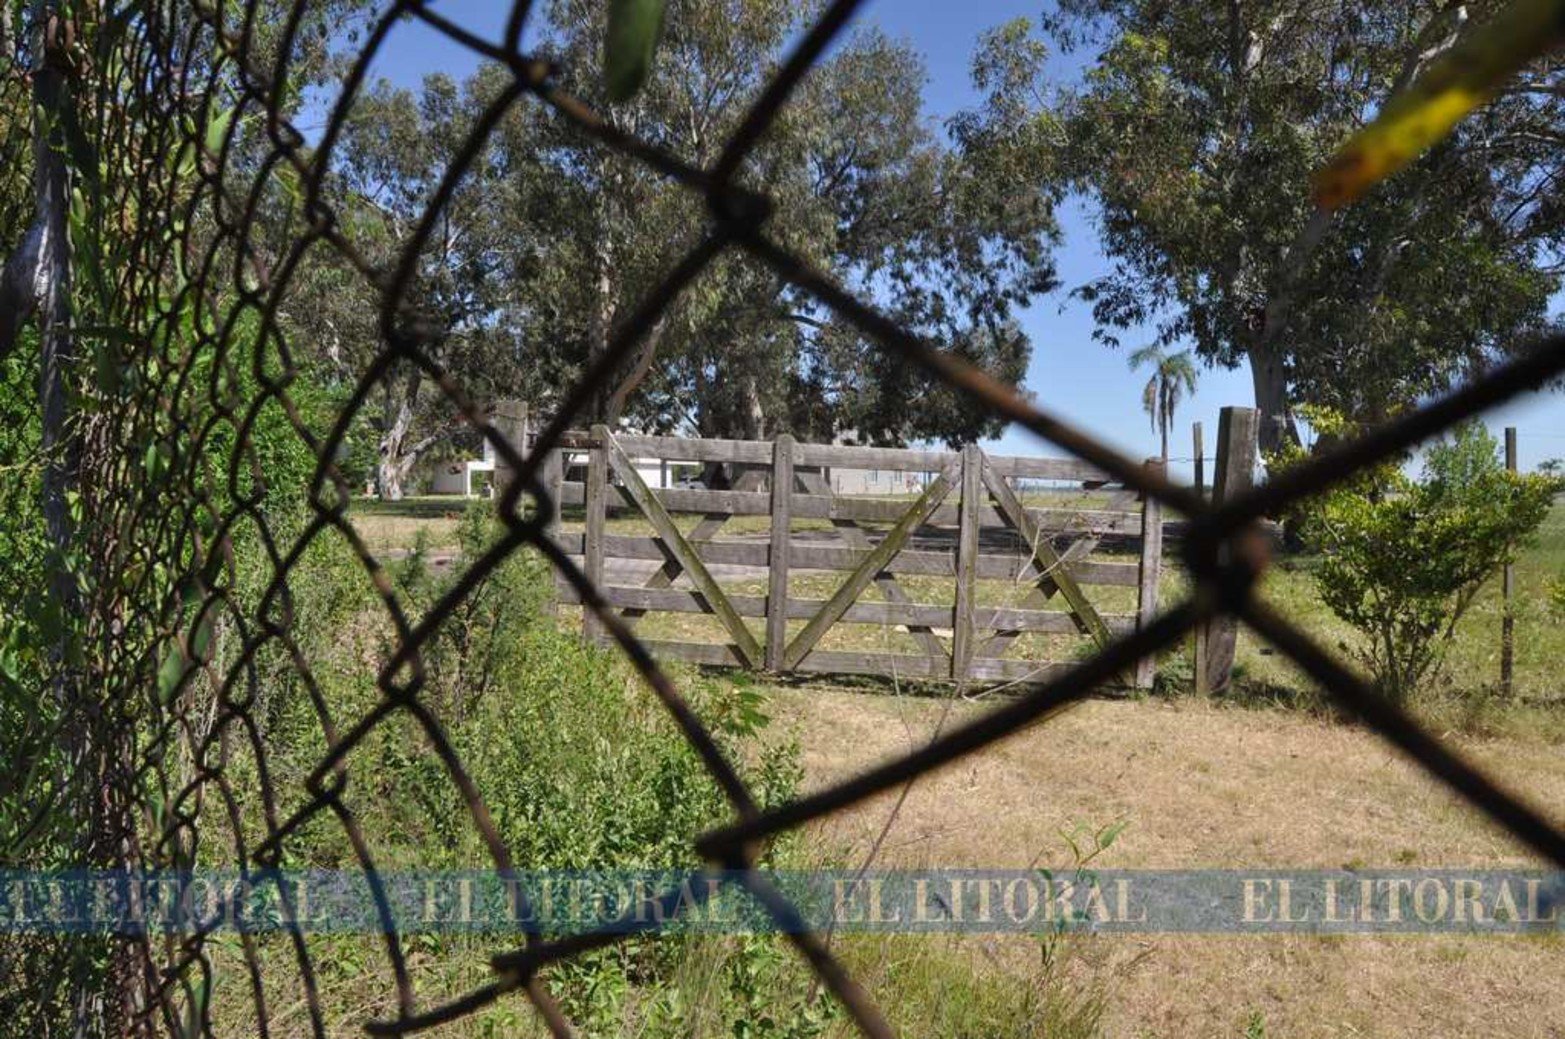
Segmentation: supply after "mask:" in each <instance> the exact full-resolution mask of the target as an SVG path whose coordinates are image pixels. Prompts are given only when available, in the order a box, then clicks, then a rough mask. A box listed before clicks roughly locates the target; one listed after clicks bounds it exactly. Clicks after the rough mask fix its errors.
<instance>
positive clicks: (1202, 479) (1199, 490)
mask: <svg viewBox="0 0 1565 1039" xmlns="http://www.w3.org/2000/svg"><path fill="white" fill-rule="evenodd" d="M1190 438H1191V444H1190V446H1191V447H1192V448H1194V451H1195V493H1196V497H1198V498H1204V497H1206V444H1205V442H1204V441H1203V440H1202V437H1201V423H1199V422H1197V423H1195V424H1194V425H1193V426H1191V427H1190Z"/></svg>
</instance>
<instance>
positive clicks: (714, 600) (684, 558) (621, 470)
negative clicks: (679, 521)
mask: <svg viewBox="0 0 1565 1039" xmlns="http://www.w3.org/2000/svg"><path fill="white" fill-rule="evenodd" d="M593 431H594V432H595V433H599V432H601V435H602V437H603V440H604V447H605V448H606V451H607V455H608V462H609V464H610V465H611V466H612V467H613V469H614V471H615V472H616V473H618V474H619V478H620V480H621V481H622V485H623V488H624V490H625V491H626V493H628V494H629V495H630V496H631V497H632V498H633V499H634V500H635V501H636V503H637V504H638V505H640V506H641V510H642V512H643V514H644V515H645V516H646V517H647V519H648V520H649V521H650V522H651V523H652V529H653V530H655V531H657V533H658V536H659V537H660V538H661V540H662V543H663V545H664V546H665V547H666V548H667V549H668V551H669V552H671V553H672V554H673V556H674V558H675V559H677V560H678V561H679V565H680V566H681V567H683V568H684V570H685V573H686V574H688V575H689V577H690V581H691V583H692V584H694V585H695V586H696V588H697V589H699V590H700V592H701V594H702V595H704V596H706V599H707V601H708V602H709V603H710V604H711V606H712V612H713V613H715V614H716V615H717V618H718V619H719V620H721V621H722V622H723V626H724V627H725V628H727V629H728V632H729V634H730V635H732V636H733V639H734V643H735V645H737V646H738V647H739V651H740V653H741V654H743V656H744V657H745V661H746V662H747V663H748V664H749V665H750V666H752V667H759V666H761V664H762V663H763V660H762V654H761V646H760V644H759V643H758V642H756V641H755V636H754V635H752V634H750V629H749V628H748V627H747V626H746V625H745V622H744V619H743V618H741V617H740V616H739V615H738V614H737V613H735V612H734V609H733V607H732V606H730V605H729V604H728V598H727V596H726V595H725V594H724V592H723V589H722V588H721V587H720V586H719V585H718V583H717V581H715V580H714V579H713V578H712V575H711V573H710V572H709V571H708V570H707V568H706V566H705V564H703V563H702V562H701V557H700V556H698V555H697V554H696V550H695V549H694V548H692V547H691V545H690V542H688V541H686V540H685V537H684V535H683V534H681V533H680V532H679V528H678V527H676V526H674V520H673V518H672V517H670V516H669V514H668V512H667V511H666V510H665V509H664V508H663V506H662V504H661V503H660V502H659V501H658V500H657V498H656V497H654V496H653V494H652V491H651V488H649V487H648V486H647V484H646V481H645V480H643V479H642V478H641V474H640V473H638V472H637V471H636V466H635V464H634V463H633V462H632V461H631V460H630V458H629V456H628V455H626V454H625V452H624V451H623V450H622V449H621V448H620V446H619V445H618V444H617V443H615V441H614V438H613V437H612V436H610V435H609V432H608V429H607V428H606V427H603V426H594V427H593Z"/></svg>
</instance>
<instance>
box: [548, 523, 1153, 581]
mask: <svg viewBox="0 0 1565 1039" xmlns="http://www.w3.org/2000/svg"><path fill="white" fill-rule="evenodd" d="M555 541H556V543H557V544H559V546H560V547H561V548H562V549H563V550H564V551H565V553H566V554H567V555H572V556H580V555H581V554H582V536H581V535H580V534H561V535H559V536H558V537H556V538H555ZM603 545H604V553H605V554H606V555H607V556H608V557H609V558H611V559H656V560H663V559H666V558H668V557H667V554H666V553H665V552H664V550H663V549H662V548H661V547H660V545H659V539H658V538H655V537H635V536H631V535H625V534H608V535H605V536H604V539H603ZM701 554H702V558H703V559H705V560H706V562H707V563H709V564H712V565H722V566H753V567H764V566H766V565H767V560H768V557H769V556H770V555H771V546H770V545H768V544H767V543H766V542H747V541H707V542H703V543H702V546H701ZM868 554H869V553H868V551H866V550H864V549H857V548H844V547H842V546H839V545H822V544H820V543H818V542H809V541H800V540H798V539H795V540H794V542H793V544H792V546H791V547H790V549H789V566H790V567H791V568H792V569H793V571H794V573H798V572H800V571H802V570H855V569H857V568H858V567H859V566H861V565H862V564H863V562H864V558H865V557H866V556H867V555H868ZM1062 558H1063V559H1064V560H1065V564H1064V572H1066V573H1068V574H1070V576H1072V577H1074V578H1075V579H1076V582H1077V583H1078V584H1093V585H1111V586H1116V587H1121V588H1134V587H1136V584H1137V581H1138V576H1137V575H1138V572H1139V571H1138V569H1137V566H1136V564H1135V563H1105V562H1099V561H1097V560H1085V559H1073V558H1071V553H1070V552H1069V551H1067V552H1066V553H1065V555H1064V556H1063V557H1062ZM890 570H891V571H892V572H895V573H898V574H902V575H904V576H910V575H911V576H919V577H954V576H955V575H956V553H955V552H936V551H927V550H921V549H911V548H909V549H903V550H902V552H901V553H900V554H899V555H898V556H897V558H896V563H895V565H894V566H893V567H891V568H890ZM1040 576H1041V571H1040V570H1039V569H1038V563H1037V561H1036V560H1029V559H1027V558H1026V557H1024V556H1023V555H1022V554H1021V553H1008V554H1000V553H987V552H986V553H981V554H980V555H979V556H978V579H979V580H981V581H1016V582H1018V583H1021V582H1026V581H1033V580H1036V579H1037V578H1038V577H1040Z"/></svg>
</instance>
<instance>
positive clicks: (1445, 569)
mask: <svg viewBox="0 0 1565 1039" xmlns="http://www.w3.org/2000/svg"><path fill="white" fill-rule="evenodd" d="M1317 423H1318V425H1320V426H1325V427H1326V430H1328V431H1330V430H1333V429H1334V428H1335V427H1333V425H1332V423H1331V419H1330V416H1325V415H1320V414H1318V415H1317ZM1551 492H1552V489H1551V487H1550V485H1549V482H1548V481H1547V480H1546V479H1544V478H1542V477H1538V476H1518V475H1516V474H1513V473H1508V472H1506V470H1505V468H1504V466H1503V465H1502V463H1501V461H1500V458H1499V454H1498V449H1497V445H1496V442H1495V440H1494V438H1493V437H1492V436H1490V435H1489V434H1488V432H1487V431H1486V430H1485V429H1484V428H1483V427H1482V426H1481V425H1479V424H1477V423H1469V424H1467V425H1464V426H1462V427H1461V428H1460V429H1458V430H1457V431H1456V432H1455V433H1454V434H1453V436H1452V437H1451V439H1449V440H1447V441H1442V442H1440V443H1437V444H1435V445H1434V446H1432V447H1431V448H1429V450H1428V452H1427V454H1426V456H1425V460H1424V468H1423V475H1422V477H1421V478H1420V479H1417V480H1413V479H1410V478H1408V477H1407V476H1406V475H1404V474H1403V473H1402V472H1401V471H1400V470H1399V469H1396V468H1394V467H1392V466H1390V465H1386V466H1382V467H1381V468H1380V469H1378V470H1376V471H1374V472H1372V473H1369V474H1367V475H1365V476H1363V477H1361V478H1359V479H1357V480H1354V481H1351V482H1349V483H1346V484H1343V485H1339V486H1337V487H1335V488H1333V489H1332V490H1330V491H1327V492H1325V493H1324V494H1322V495H1320V496H1319V497H1317V498H1314V499H1312V500H1311V501H1310V502H1309V503H1308V504H1307V505H1305V506H1304V507H1303V509H1302V510H1301V511H1300V513H1299V519H1300V521H1301V524H1300V530H1301V533H1302V534H1303V536H1304V537H1305V538H1306V540H1307V541H1308V542H1309V543H1310V545H1311V546H1312V547H1313V548H1315V549H1316V550H1317V551H1319V553H1320V561H1319V564H1318V566H1317V569H1316V571H1315V576H1316V580H1317V583H1318V586H1319V589H1320V594H1321V598H1322V600H1323V601H1324V602H1325V603H1326V605H1327V606H1328V607H1330V609H1331V610H1332V612H1333V613H1335V614H1336V615H1337V616H1338V617H1340V618H1341V619H1342V620H1344V621H1346V622H1347V623H1348V624H1350V625H1352V626H1353V627H1354V628H1355V629H1357V631H1358V632H1359V633H1360V635H1361V639H1360V640H1359V642H1357V643H1356V644H1355V645H1353V646H1352V647H1350V648H1351V649H1352V650H1353V652H1354V653H1355V655H1356V656H1357V657H1358V658H1359V660H1360V661H1361V662H1362V663H1363V664H1364V665H1365V667H1366V668H1367V669H1368V670H1369V672H1370V674H1371V675H1372V676H1373V678H1374V680H1375V681H1376V682H1377V683H1378V685H1379V687H1380V689H1381V691H1382V692H1383V693H1384V694H1385V695H1387V696H1389V697H1391V698H1392V699H1393V700H1396V701H1398V702H1405V701H1407V700H1408V699H1409V698H1410V697H1412V696H1413V695H1414V694H1415V693H1417V692H1419V691H1420V690H1421V689H1423V688H1424V687H1425V685H1426V683H1428V682H1430V681H1431V680H1433V679H1434V678H1435V677H1436V676H1437V675H1438V674H1439V672H1440V667H1441V663H1442V660H1443V657H1444V654H1445V651H1446V648H1447V647H1448V646H1449V644H1450V641H1451V638H1452V635H1453V633H1454V630H1455V626H1456V623H1457V621H1458V620H1460V619H1461V617H1462V615H1463V614H1464V613H1465V612H1466V610H1467V608H1468V606H1469V605H1470V604H1471V603H1472V601H1473V597H1474V596H1475V595H1476V594H1477V592H1478V590H1479V588H1480V587H1481V586H1482V585H1483V583H1484V581H1485V580H1487V579H1488V578H1489V576H1490V575H1492V574H1493V573H1494V572H1495V571H1496V570H1497V569H1498V568H1499V567H1500V566H1501V565H1502V564H1503V563H1505V562H1506V561H1507V560H1509V559H1511V558H1512V556H1513V554H1514V552H1515V550H1516V548H1517V546H1518V545H1520V544H1522V543H1524V542H1525V540H1526V539H1527V538H1528V537H1529V536H1531V535H1532V534H1533V532H1535V531H1536V530H1537V529H1538V527H1539V525H1540V524H1541V523H1542V522H1543V519H1544V517H1545V516H1546V515H1547V514H1548V510H1549V505H1550V501H1551Z"/></svg>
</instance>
